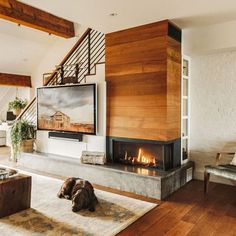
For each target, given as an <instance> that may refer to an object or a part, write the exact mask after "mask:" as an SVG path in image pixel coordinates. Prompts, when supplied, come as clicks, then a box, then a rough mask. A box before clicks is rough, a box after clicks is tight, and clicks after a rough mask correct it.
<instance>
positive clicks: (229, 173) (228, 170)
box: [204, 152, 236, 193]
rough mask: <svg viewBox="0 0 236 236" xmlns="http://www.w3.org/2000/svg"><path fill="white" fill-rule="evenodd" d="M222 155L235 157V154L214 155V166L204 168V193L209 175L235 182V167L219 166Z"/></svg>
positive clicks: (230, 165) (229, 165)
mask: <svg viewBox="0 0 236 236" xmlns="http://www.w3.org/2000/svg"><path fill="white" fill-rule="evenodd" d="M223 155H229V156H232V157H233V156H234V155H235V152H219V153H217V155H216V164H215V165H207V166H205V173H204V190H205V193H207V192H208V186H209V180H210V174H213V175H216V176H220V177H223V178H226V179H229V180H235V181H236V165H232V164H224V165H221V164H220V160H221V158H222V156H223Z"/></svg>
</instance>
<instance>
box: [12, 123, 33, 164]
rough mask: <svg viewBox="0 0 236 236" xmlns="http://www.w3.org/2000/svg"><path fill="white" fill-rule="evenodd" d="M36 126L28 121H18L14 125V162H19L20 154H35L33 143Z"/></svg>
mask: <svg viewBox="0 0 236 236" xmlns="http://www.w3.org/2000/svg"><path fill="white" fill-rule="evenodd" d="M35 135H36V132H35V126H33V125H31V124H30V123H29V122H28V121H25V120H18V121H17V122H15V123H14V125H13V126H12V130H11V142H12V151H13V153H12V157H11V159H12V160H13V161H17V154H18V153H19V152H33V143H34V139H35Z"/></svg>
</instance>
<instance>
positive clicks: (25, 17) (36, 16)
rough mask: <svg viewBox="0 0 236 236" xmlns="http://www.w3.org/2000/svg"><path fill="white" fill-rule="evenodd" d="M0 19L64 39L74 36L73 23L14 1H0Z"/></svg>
mask: <svg viewBox="0 0 236 236" xmlns="http://www.w3.org/2000/svg"><path fill="white" fill-rule="evenodd" d="M0 18H2V19H5V20H9V21H12V22H14V23H17V24H22V25H25V26H28V27H31V28H34V29H37V30H41V31H44V32H47V33H49V34H54V35H57V36H60V37H64V38H71V37H74V36H75V31H74V23H73V22H71V21H68V20H65V19H63V18H60V17H57V16H55V15H52V14H50V13H48V12H45V11H42V10H40V9H38V8H35V7H32V6H29V5H27V4H24V3H22V2H19V1H16V0H0Z"/></svg>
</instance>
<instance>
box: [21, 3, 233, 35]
mask: <svg viewBox="0 0 236 236" xmlns="http://www.w3.org/2000/svg"><path fill="white" fill-rule="evenodd" d="M21 1H22V2H25V3H27V4H29V5H32V6H35V7H38V8H40V9H42V10H45V11H48V12H50V13H53V14H55V15H58V16H61V17H64V18H66V19H68V20H71V21H74V22H78V23H80V24H82V25H87V26H90V27H92V28H94V29H97V30H100V31H102V32H104V33H107V32H112V31H116V30H120V29H125V28H129V27H132V26H137V25H142V24H145V23H150V22H155V21H159V20H162V19H172V20H173V21H175V22H176V23H178V24H179V25H180V26H181V27H191V26H199V25H206V24H214V23H220V22H225V21H232V20H236V1H235V0H197V1H196V0H145V1H143V0H66V1H65V0H48V1H45V0H44V1H42V0H21ZM110 13H117V14H118V15H117V16H115V17H111V16H110V15H109V14H110Z"/></svg>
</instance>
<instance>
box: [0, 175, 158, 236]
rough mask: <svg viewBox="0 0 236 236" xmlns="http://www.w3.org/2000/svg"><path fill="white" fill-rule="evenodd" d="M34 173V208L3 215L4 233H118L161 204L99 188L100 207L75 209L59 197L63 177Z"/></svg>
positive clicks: (0, 227) (1, 231) (67, 235)
mask: <svg viewBox="0 0 236 236" xmlns="http://www.w3.org/2000/svg"><path fill="white" fill-rule="evenodd" d="M30 175H31V176H32V204H31V207H32V208H31V209H28V210H25V211H22V212H19V213H16V214H14V215H11V216H9V217H5V218H2V219H0V235H4V236H8V235H9V236H15V235H24V236H34V235H35V236H36V235H37V236H39V235H47V236H60V235H63V236H73V235H83V236H90V235H97V236H99V235H102V236H110V235H116V234H117V233H119V232H120V231H122V230H123V229H125V228H126V227H127V226H128V225H130V224H132V223H133V222H134V221H136V220H137V219H138V218H140V217H141V216H143V215H144V214H145V213H147V212H148V211H150V210H151V209H153V208H154V207H156V206H157V204H153V203H149V202H145V201H140V200H136V199H133V198H129V197H125V196H121V195H117V194H113V193H109V192H105V191H101V190H97V189H96V190H95V194H96V195H97V197H98V200H99V205H98V206H97V207H96V211H95V212H89V211H87V210H83V211H80V212H79V213H73V212H72V211H71V201H69V200H65V199H58V198H57V197H56V194H57V192H58V190H59V189H60V186H61V184H62V181H61V180H58V179H54V178H49V177H45V176H41V175H35V174H30Z"/></svg>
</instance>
